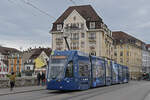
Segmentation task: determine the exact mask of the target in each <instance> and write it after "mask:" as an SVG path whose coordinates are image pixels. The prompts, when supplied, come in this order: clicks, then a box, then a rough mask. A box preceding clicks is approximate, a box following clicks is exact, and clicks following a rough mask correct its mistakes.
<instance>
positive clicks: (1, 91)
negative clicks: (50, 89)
mask: <svg viewBox="0 0 150 100" xmlns="http://www.w3.org/2000/svg"><path fill="white" fill-rule="evenodd" d="M45 89H46V86H29V87H15V88H14V89H13V91H10V88H7V89H0V96H2V95H9V94H17V93H24V92H32V91H40V90H45Z"/></svg>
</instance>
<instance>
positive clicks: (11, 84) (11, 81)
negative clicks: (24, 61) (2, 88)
mask: <svg viewBox="0 0 150 100" xmlns="http://www.w3.org/2000/svg"><path fill="white" fill-rule="evenodd" d="M15 78H16V75H15V74H14V72H12V73H11V75H10V77H9V79H10V91H12V90H13V88H14V86H15Z"/></svg>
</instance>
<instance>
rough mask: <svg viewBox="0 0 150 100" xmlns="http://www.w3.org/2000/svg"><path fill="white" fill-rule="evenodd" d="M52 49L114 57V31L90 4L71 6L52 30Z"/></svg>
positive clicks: (54, 24)
mask: <svg viewBox="0 0 150 100" xmlns="http://www.w3.org/2000/svg"><path fill="white" fill-rule="evenodd" d="M50 33H51V34H52V49H53V50H67V49H68V48H67V45H66V43H65V40H64V39H63V37H64V36H65V37H67V41H68V44H69V47H70V49H71V50H80V51H82V52H86V53H89V54H92V55H95V56H102V57H105V58H109V59H114V58H113V57H114V55H113V54H114V52H113V51H114V48H113V38H112V32H111V31H110V30H109V29H108V27H107V25H105V24H104V23H103V21H102V19H101V18H100V17H99V16H98V15H97V13H96V12H95V10H94V9H93V8H92V7H91V6H90V5H84V6H72V7H69V8H68V9H67V10H66V11H65V12H64V13H63V14H62V15H61V16H60V17H59V18H58V19H57V20H56V21H55V23H53V28H52V30H51V31H50Z"/></svg>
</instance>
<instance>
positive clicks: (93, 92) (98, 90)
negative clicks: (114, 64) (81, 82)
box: [62, 84, 129, 100]
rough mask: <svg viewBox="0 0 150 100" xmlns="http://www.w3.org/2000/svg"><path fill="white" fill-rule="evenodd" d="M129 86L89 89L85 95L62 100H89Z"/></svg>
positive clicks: (80, 94)
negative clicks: (79, 99) (78, 99)
mask: <svg viewBox="0 0 150 100" xmlns="http://www.w3.org/2000/svg"><path fill="white" fill-rule="evenodd" d="M128 85H129V84H121V85H120V86H119V87H118V85H113V86H108V87H99V88H94V90H92V89H89V90H87V92H84V91H83V93H82V92H80V93H79V94H76V95H73V96H71V97H66V98H63V99H62V100H73V99H77V98H82V99H81V100H87V99H89V98H92V97H94V96H97V95H101V94H104V93H108V92H112V91H117V90H118V89H120V88H124V87H126V86H128ZM108 88H109V89H108Z"/></svg>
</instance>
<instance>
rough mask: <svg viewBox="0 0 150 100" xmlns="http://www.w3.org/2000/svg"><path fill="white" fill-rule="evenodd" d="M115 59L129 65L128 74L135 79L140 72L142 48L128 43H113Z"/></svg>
mask: <svg viewBox="0 0 150 100" xmlns="http://www.w3.org/2000/svg"><path fill="white" fill-rule="evenodd" d="M114 55H115V60H116V61H117V62H118V63H119V64H122V65H126V66H128V67H129V71H130V76H131V77H132V78H133V79H137V78H139V77H140V76H141V74H142V49H141V48H139V47H137V46H136V45H133V44H130V43H123V44H121V43H119V44H116V45H115V52H114Z"/></svg>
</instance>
